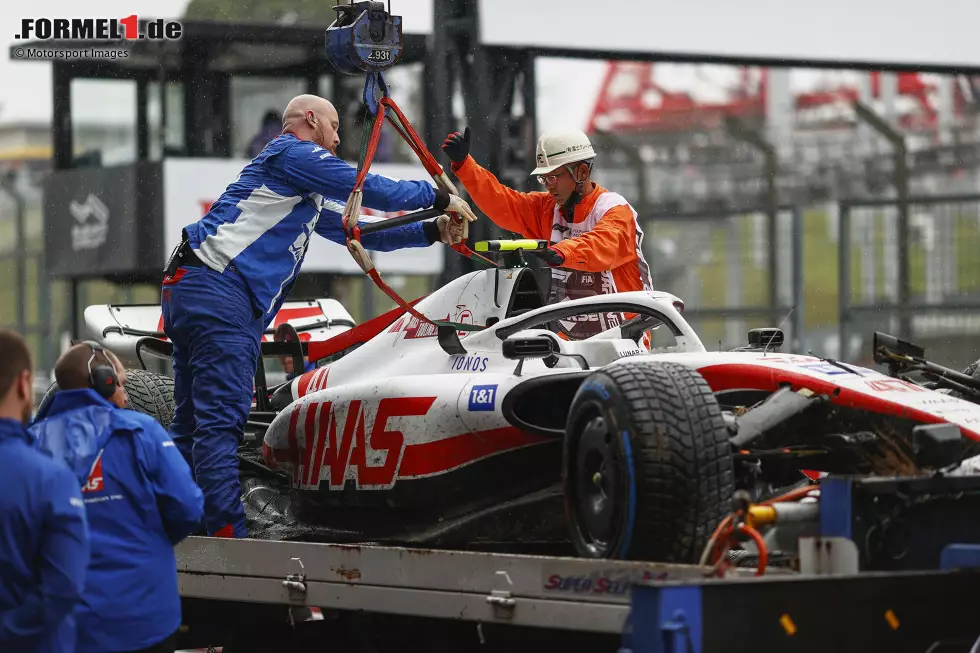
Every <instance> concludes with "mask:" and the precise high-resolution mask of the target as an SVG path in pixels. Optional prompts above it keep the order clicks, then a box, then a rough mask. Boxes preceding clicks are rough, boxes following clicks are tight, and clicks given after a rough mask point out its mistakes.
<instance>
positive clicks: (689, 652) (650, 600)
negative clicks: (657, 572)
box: [619, 585, 703, 653]
mask: <svg viewBox="0 0 980 653" xmlns="http://www.w3.org/2000/svg"><path fill="white" fill-rule="evenodd" d="M631 591H632V606H631V609H630V616H629V617H628V618H627V624H626V628H625V629H624V631H623V645H622V647H621V648H620V649H619V653H701V648H702V646H701V645H702V641H703V638H702V632H701V627H702V621H703V620H702V618H701V587H700V586H697V585H695V586H691V585H676V586H668V587H645V586H642V585H634V586H633V587H632V590H631ZM635 615H642V617H643V618H641V619H638V620H634V619H633V617H634V616H635Z"/></svg>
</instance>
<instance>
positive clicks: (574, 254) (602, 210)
mask: <svg viewBox="0 0 980 653" xmlns="http://www.w3.org/2000/svg"><path fill="white" fill-rule="evenodd" d="M452 169H453V172H455V173H456V176H457V177H459V180H460V181H461V182H462V183H463V186H465V187H466V191H467V192H468V193H469V194H470V197H471V198H472V199H473V202H474V203H475V204H476V205H477V206H478V207H479V208H480V210H481V211H483V212H484V213H486V214H487V216H488V217H489V218H490V219H491V220H492V221H493V222H494V223H495V224H496V225H498V226H499V227H501V228H503V229H507V230H508V231H515V232H517V233H519V234H521V235H522V236H523V237H525V238H533V239H538V240H548V241H550V242H551V243H553V247H554V248H555V249H556V250H558V251H560V252H561V253H562V254H563V255H564V256H565V262H564V263H562V265H561V268H552V269H551V295H550V298H549V303H555V302H560V301H564V300H565V299H578V298H580V297H589V296H593V295H600V294H608V293H615V292H628V291H632V290H653V281H652V280H651V278H650V266H648V265H647V262H646V259H645V258H644V257H643V251H642V249H641V245H642V243H643V230H642V229H641V228H640V225H639V223H638V222H637V214H636V211H635V210H634V209H633V207H632V206H630V204H629V202H627V201H626V199H624V198H623V196H622V195H619V194H617V193H613V192H610V191H608V190H606V189H605V188H602V187H600V186H599V185H598V184H595V185H594V188H593V189H592V192H591V193H589V194H588V195H586V196H585V197H583V198H582V200H581V201H580V202H579V203H578V204H577V205H576V206H575V211H574V215H573V216H572V220H571V221H570V222H569V221H568V219H567V218H566V217H565V215H564V213H563V211H562V209H561V207H560V206H559V205H558V203H557V202H556V201H555V200H554V198H553V197H552V196H551V195H550V194H549V193H546V192H536V193H521V192H519V191H516V190H514V189H512V188H508V187H506V186H504V185H503V184H501V183H500V182H499V181H497V178H496V177H495V176H494V175H493V174H492V173H490V172H489V171H487V170H485V169H483V168H481V167H480V165H479V164H477V163H476V161H474V160H473V157H471V156H468V157H466V160H465V161H463V163H461V164H460V165H459V166H458V167H457V166H455V165H453V167H452ZM622 318H623V316H622V314H621V313H601V314H593V315H583V316H577V317H576V318H570V319H568V320H561V321H560V325H559V334H560V335H564V336H565V337H567V338H569V339H572V340H580V339H582V338H588V337H589V336H593V335H595V334H597V333H599V332H600V331H605V330H606V329H610V328H612V327H615V326H618V325H619V324H620V322H621V321H622Z"/></svg>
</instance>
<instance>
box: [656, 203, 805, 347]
mask: <svg viewBox="0 0 980 653" xmlns="http://www.w3.org/2000/svg"><path fill="white" fill-rule="evenodd" d="M640 227H641V229H642V230H643V232H644V240H643V253H644V256H645V258H646V260H647V263H649V265H650V268H651V274H652V277H653V285H654V287H655V288H656V289H658V290H664V291H667V292H670V293H672V294H674V295H676V296H678V297H679V298H680V299H681V300H682V301H683V302H684V305H685V309H684V316H685V318H686V319H687V320H688V321H689V322H690V323H691V326H692V327H693V328H694V329H695V330H696V331H697V333H698V334H699V336H700V337H701V340H702V342H703V343H704V345H705V347H708V348H709V349H711V348H714V347H718V348H721V349H729V348H732V347H737V346H741V345H745V344H747V331H748V330H749V329H752V328H755V327H760V326H779V327H781V328H782V329H783V330H784V332H785V334H786V343H787V346H792V347H794V348H799V347H800V346H802V345H801V343H802V335H803V333H802V331H803V322H802V316H803V267H802V266H803V229H802V215H801V211H800V209H799V208H798V207H794V206H781V207H779V209H778V210H777V211H773V210H771V209H770V208H768V207H758V206H757V207H748V208H742V209H737V210H733V211H714V212H712V211H707V212H704V211H702V212H695V213H670V214H642V215H641V217H640Z"/></svg>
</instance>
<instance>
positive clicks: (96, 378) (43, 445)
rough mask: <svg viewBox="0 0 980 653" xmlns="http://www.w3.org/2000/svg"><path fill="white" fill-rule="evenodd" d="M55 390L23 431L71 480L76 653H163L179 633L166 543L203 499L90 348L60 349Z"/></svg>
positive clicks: (187, 525) (110, 366) (108, 362)
mask: <svg viewBox="0 0 980 653" xmlns="http://www.w3.org/2000/svg"><path fill="white" fill-rule="evenodd" d="M54 374H55V380H56V381H57V382H58V387H59V391H58V392H57V394H55V395H54V399H53V401H52V402H51V405H50V408H49V409H48V412H47V415H46V416H45V417H44V418H42V419H40V420H38V421H36V422H35V423H34V424H33V425H32V426H31V427H30V431H31V433H32V434H33V435H34V437H35V440H36V444H37V447H38V448H40V449H41V450H43V451H45V452H47V453H49V454H50V455H51V456H52V457H53V458H54V459H55V460H58V461H61V464H62V465H66V466H67V469H70V470H71V471H72V472H73V475H74V480H75V483H76V487H79V486H80V487H82V497H83V498H84V501H85V509H86V511H87V513H88V523H89V530H90V534H91V542H92V559H91V562H90V563H89V566H88V575H87V577H86V580H85V592H84V602H83V604H82V605H81V606H80V607H79V608H78V610H77V611H76V619H77V620H78V637H77V646H76V648H75V650H76V652H77V653H117V652H120V651H140V652H144V651H145V652H147V653H150V652H152V653H172V652H173V650H174V648H175V645H176V635H177V629H178V628H179V627H180V621H181V610H180V595H179V593H178V591H177V561H176V559H175V557H174V545H176V544H177V543H179V542H180V541H181V540H183V539H184V538H185V537H187V536H188V535H189V534H190V533H192V532H193V531H194V530H195V529H197V528H198V526H199V524H200V522H201V519H202V517H203V514H204V496H203V494H202V492H201V489H200V488H199V487H198V486H197V484H196V483H195V482H194V479H193V478H192V477H191V472H190V469H189V468H188V466H187V463H186V462H185V461H184V458H183V456H181V455H180V452H179V451H177V448H176V446H174V442H173V440H171V439H170V436H169V435H168V434H167V432H166V431H165V430H164V429H163V427H162V426H160V424H158V423H157V422H156V421H155V420H154V419H153V418H152V417H150V416H149V415H144V414H143V413H139V412H136V411H134V410H128V409H127V408H126V406H127V405H128V401H129V398H128V396H127V394H126V389H125V384H126V372H125V370H124V369H123V367H122V365H121V364H120V362H119V360H118V359H117V358H116V357H115V356H113V355H112V354H111V353H108V352H106V351H105V350H103V349H102V348H101V347H99V346H98V345H97V344H95V343H90V342H83V343H80V344H77V345H75V346H73V347H71V348H70V349H69V350H68V351H66V352H65V353H64V354H63V355H62V356H61V358H59V359H58V362H57V363H56V364H55V369H54Z"/></svg>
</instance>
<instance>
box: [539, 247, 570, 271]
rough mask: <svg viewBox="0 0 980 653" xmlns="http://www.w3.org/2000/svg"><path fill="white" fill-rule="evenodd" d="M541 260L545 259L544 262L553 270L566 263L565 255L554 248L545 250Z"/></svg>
mask: <svg viewBox="0 0 980 653" xmlns="http://www.w3.org/2000/svg"><path fill="white" fill-rule="evenodd" d="M541 258H543V259H544V262H545V263H547V264H548V265H550V266H551V267H553V268H556V267H558V266H559V265H561V264H562V263H564V262H565V255H564V254H562V253H561V252H559V251H558V250H557V249H555V248H554V247H549V248H548V249H546V250H544V251H543V252H542V253H541Z"/></svg>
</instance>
